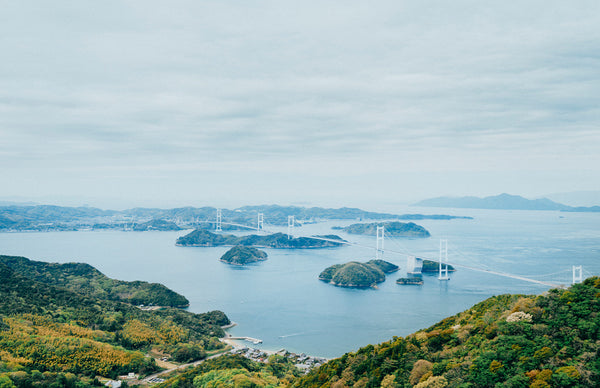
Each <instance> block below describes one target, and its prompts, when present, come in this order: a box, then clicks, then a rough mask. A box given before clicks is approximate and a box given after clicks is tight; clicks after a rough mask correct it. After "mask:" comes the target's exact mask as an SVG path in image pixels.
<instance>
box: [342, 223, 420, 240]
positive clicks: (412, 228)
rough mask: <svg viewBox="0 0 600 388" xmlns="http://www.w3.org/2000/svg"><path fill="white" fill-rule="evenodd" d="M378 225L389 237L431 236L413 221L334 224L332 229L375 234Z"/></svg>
mask: <svg viewBox="0 0 600 388" xmlns="http://www.w3.org/2000/svg"><path fill="white" fill-rule="evenodd" d="M378 226H383V227H384V232H385V235H386V236H391V237H413V238H427V237H430V236H431V234H430V233H429V231H428V230H427V229H425V228H424V227H422V226H420V225H417V224H415V223H413V222H408V223H405V222H399V221H388V222H375V223H370V224H366V223H359V224H352V225H349V226H346V227H340V226H334V227H333V228H332V229H335V230H343V231H344V232H346V233H349V234H362V235H366V236H375V235H377V227H378Z"/></svg>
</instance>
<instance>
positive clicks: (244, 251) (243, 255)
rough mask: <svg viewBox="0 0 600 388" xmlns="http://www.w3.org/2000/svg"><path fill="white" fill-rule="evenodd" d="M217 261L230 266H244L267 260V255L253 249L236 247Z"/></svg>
mask: <svg viewBox="0 0 600 388" xmlns="http://www.w3.org/2000/svg"><path fill="white" fill-rule="evenodd" d="M219 260H220V261H222V262H224V263H227V264H231V265H246V264H250V263H255V262H257V261H264V260H267V253H266V252H264V251H261V250H260V249H256V248H253V247H245V246H242V245H236V246H234V247H233V248H231V249H230V250H228V251H227V252H225V254H224V255H223V256H221V258H220V259H219Z"/></svg>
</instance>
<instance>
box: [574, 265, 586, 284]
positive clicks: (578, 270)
mask: <svg viewBox="0 0 600 388" xmlns="http://www.w3.org/2000/svg"><path fill="white" fill-rule="evenodd" d="M581 282H583V266H581V265H578V266H575V265H574V266H573V283H571V284H577V283H581Z"/></svg>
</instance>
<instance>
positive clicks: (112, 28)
mask: <svg viewBox="0 0 600 388" xmlns="http://www.w3.org/2000/svg"><path fill="white" fill-rule="evenodd" d="M0 3H1V6H2V11H1V12H0V53H1V55H0V58H1V60H0V181H1V182H2V183H3V184H2V188H1V189H0V199H13V200H36V201H41V202H53V203H57V204H68V205H76V204H84V203H85V204H91V205H94V206H100V207H105V208H107V207H110V208H124V207H131V206H157V207H172V206H184V205H191V206H205V205H212V206H234V205H239V206H241V205H244V204H263V203H279V204H307V205H308V204H310V205H324V206H337V207H340V206H363V207H367V208H373V207H376V206H379V205H378V204H393V203H409V202H411V201H416V200H420V199H424V198H431V197H437V196H441V195H453V196H458V195H479V196H485V195H495V194H499V193H503V192H508V193H511V194H519V195H524V196H526V197H530V198H534V197H538V196H542V195H544V194H547V193H556V192H561V193H562V192H569V191H583V190H587V191H590V190H592V191H594V190H600V126H599V125H600V2H598V1H596V0H594V1H569V2H565V1H522V2H518V3H516V2H492V1H461V0H458V1H453V2H447V1H427V0H423V1H401V0H394V1H374V2H364V1H352V0H345V1H311V0H307V1H302V2H291V1H282V0H278V1H252V2H248V1H169V2H166V1H160V2H159V1H152V0H143V1H101V2H100V1H85V0H79V1H60V0H57V1H52V2H47V1H27V0H24V1H7V0H0Z"/></svg>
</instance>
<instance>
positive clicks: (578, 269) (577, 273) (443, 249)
mask: <svg viewBox="0 0 600 388" xmlns="http://www.w3.org/2000/svg"><path fill="white" fill-rule="evenodd" d="M196 223H198V224H199V223H209V224H213V223H214V224H215V231H217V232H221V231H223V228H222V226H223V225H229V226H235V227H238V228H246V229H248V230H253V231H256V232H258V233H265V234H272V233H276V232H275V231H271V230H267V229H265V228H264V214H263V213H258V215H257V222H256V226H251V225H244V224H240V223H235V222H225V221H223V216H222V212H221V209H217V214H216V222H215V221H198V220H197V221H196ZM294 228H295V218H294V216H288V225H287V236H288V239H292V238H294V237H304V238H311V239H315V240H321V241H328V242H334V243H337V244H342V245H349V246H354V247H359V248H364V249H369V250H374V251H375V257H376V258H377V259H381V258H382V257H383V254H384V252H387V253H391V254H397V255H400V256H405V257H406V258H407V259H408V260H409V261H410V260H411V259H412V260H414V259H415V257H416V256H417V255H414V254H412V253H410V252H408V251H407V250H405V249H403V251H398V250H393V249H385V248H384V241H385V229H384V227H383V226H378V227H377V234H376V244H375V246H370V245H365V244H361V243H356V242H352V241H347V240H337V239H332V238H327V237H323V236H312V235H311V236H295V235H294ZM388 240H391V241H392V242H394V239H390V237H388ZM419 259H427V260H431V261H437V262H438V265H439V270H438V279H439V280H440V281H447V280H450V277H449V276H448V268H449V266H453V267H457V268H464V269H468V270H471V271H476V272H482V273H487V274H490V275H496V276H503V277H506V278H511V279H516V280H521V281H524V282H529V283H534V284H539V285H543V286H548V287H565V286H566V285H567V284H569V283H570V284H576V283H581V282H582V281H583V279H584V273H585V275H587V276H593V274H592V273H590V272H588V271H584V269H583V266H581V265H579V266H572V267H571V268H569V269H565V270H563V271H559V272H555V273H551V274H545V275H528V276H524V275H518V274H512V273H508V272H503V271H498V270H494V269H491V268H483V267H477V266H473V265H466V264H461V263H455V262H449V261H448V240H443V239H442V240H440V248H439V257H438V258H433V257H426V256H423V255H419ZM558 275H562V278H561V280H560V281H556V280H540V279H536V277H537V278H544V277H546V278H547V277H550V276H554V277H556V276H558ZM565 275H569V280H568V281H567V280H565V279H566V277H565ZM587 276H586V277H587Z"/></svg>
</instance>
